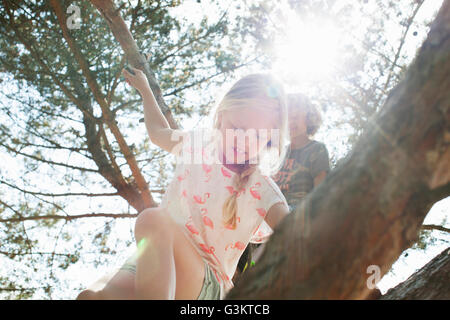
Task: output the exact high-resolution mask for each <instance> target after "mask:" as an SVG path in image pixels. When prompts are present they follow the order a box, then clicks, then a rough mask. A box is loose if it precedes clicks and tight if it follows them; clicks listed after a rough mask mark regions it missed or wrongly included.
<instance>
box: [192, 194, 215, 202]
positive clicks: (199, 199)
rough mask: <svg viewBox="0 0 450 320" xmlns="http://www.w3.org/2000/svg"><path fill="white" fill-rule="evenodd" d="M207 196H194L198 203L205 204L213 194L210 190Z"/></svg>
mask: <svg viewBox="0 0 450 320" xmlns="http://www.w3.org/2000/svg"><path fill="white" fill-rule="evenodd" d="M204 196H205V198H204V199H202V198H201V197H200V196H197V195H195V196H194V201H195V202H197V203H198V204H204V203H205V202H206V199H207V198H209V197H210V196H211V194H210V193H209V192H206V193H205V194H204Z"/></svg>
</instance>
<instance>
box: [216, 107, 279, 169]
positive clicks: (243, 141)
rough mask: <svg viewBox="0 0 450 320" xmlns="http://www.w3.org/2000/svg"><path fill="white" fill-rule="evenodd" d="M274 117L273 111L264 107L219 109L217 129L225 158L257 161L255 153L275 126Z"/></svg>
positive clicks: (241, 161)
mask: <svg viewBox="0 0 450 320" xmlns="http://www.w3.org/2000/svg"><path fill="white" fill-rule="evenodd" d="M277 118H278V114H277V113H276V112H274V111H272V110H269V109H265V108H236V109H231V110H227V111H223V112H221V113H220V114H219V126H220V127H219V131H220V133H221V134H222V146H223V148H222V151H223V154H224V156H225V158H226V160H227V162H228V163H238V164H242V163H243V161H244V160H245V161H249V160H252V159H254V160H255V161H256V162H253V163H257V157H258V154H260V152H261V151H262V150H263V147H265V146H267V143H268V142H269V141H270V139H271V133H272V132H271V130H272V129H276V128H277V126H276V123H277ZM249 129H253V130H249ZM247 130H249V131H247ZM227 133H228V139H227ZM230 156H231V157H232V158H231V159H230ZM233 158H234V159H233Z"/></svg>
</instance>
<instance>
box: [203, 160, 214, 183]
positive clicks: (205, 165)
mask: <svg viewBox="0 0 450 320" xmlns="http://www.w3.org/2000/svg"><path fill="white" fill-rule="evenodd" d="M202 167H203V171H205V173H206V180H205V182H209V180H210V179H211V174H210V173H211V171H212V166H210V165H209V164H206V163H204V164H203V165H202Z"/></svg>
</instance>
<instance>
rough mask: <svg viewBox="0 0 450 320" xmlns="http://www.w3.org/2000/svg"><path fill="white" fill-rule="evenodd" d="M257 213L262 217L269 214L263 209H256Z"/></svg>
mask: <svg viewBox="0 0 450 320" xmlns="http://www.w3.org/2000/svg"><path fill="white" fill-rule="evenodd" d="M256 211H258V214H259V215H260V216H261V217H263V218H264V217H265V216H266V214H267V212H266V210H264V209H263V208H258V209H256Z"/></svg>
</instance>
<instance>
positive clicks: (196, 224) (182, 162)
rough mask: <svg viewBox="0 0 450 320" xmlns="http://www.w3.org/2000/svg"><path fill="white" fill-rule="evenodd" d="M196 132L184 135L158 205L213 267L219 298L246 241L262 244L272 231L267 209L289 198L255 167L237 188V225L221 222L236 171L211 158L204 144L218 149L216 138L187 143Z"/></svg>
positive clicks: (227, 288) (230, 285)
mask: <svg viewBox="0 0 450 320" xmlns="http://www.w3.org/2000/svg"><path fill="white" fill-rule="evenodd" d="M194 132H195V131H189V132H187V133H185V136H184V139H183V140H184V141H183V144H182V147H181V146H180V151H179V152H178V153H177V166H176V169H175V173H174V179H173V180H172V182H171V183H170V184H169V186H168V188H167V190H166V193H165V194H164V196H163V198H162V201H161V206H162V207H165V208H167V211H168V212H169V214H170V215H171V217H172V218H173V220H174V221H175V222H176V223H177V224H179V225H181V226H182V227H183V230H184V231H185V233H186V235H187V236H188V239H190V240H191V243H192V244H193V246H194V247H195V248H196V249H197V251H198V252H199V254H200V255H201V256H202V258H203V259H204V260H205V261H206V262H207V263H208V264H209V266H210V267H211V268H212V270H213V271H214V274H215V275H216V278H217V280H218V281H219V284H220V285H221V288H222V290H221V293H222V298H223V297H224V296H225V294H226V292H228V291H229V290H230V289H231V288H232V287H233V282H232V281H231V279H232V277H233V275H234V272H235V270H236V267H237V264H238V262H239V258H240V257H241V255H242V253H243V251H244V249H245V248H246V247H247V245H248V243H249V242H252V243H263V242H266V241H267V239H268V238H269V236H270V235H271V234H272V233H273V231H272V229H271V228H270V227H269V225H268V224H267V223H266V222H265V221H264V218H265V216H266V214H267V212H268V211H269V209H270V208H271V207H272V206H273V205H274V204H277V203H284V204H285V205H286V207H287V202H286V199H285V197H284V195H283V194H282V193H281V191H280V189H279V188H278V186H277V185H276V183H275V182H274V181H273V180H272V178H270V177H268V176H266V175H263V174H262V173H261V171H260V169H259V168H258V169H256V171H255V172H253V173H252V174H251V175H250V177H249V179H248V182H247V184H246V186H245V188H244V189H242V190H240V192H238V196H237V226H236V228H235V229H230V227H229V226H226V225H224V223H223V218H222V216H223V213H222V207H223V204H224V203H225V201H226V200H227V199H228V197H229V196H230V194H231V193H233V192H234V191H235V190H234V187H233V177H234V175H236V174H237V173H235V172H233V171H231V170H229V169H227V168H226V167H225V166H224V165H223V164H222V163H221V162H220V161H217V160H218V158H216V159H214V160H216V161H210V160H211V158H210V157H209V156H208V155H207V154H206V153H205V145H206V144H207V143H209V147H210V149H208V150H209V151H211V150H213V151H216V150H218V149H215V148H216V147H217V143H216V142H214V141H215V140H214V139H211V138H206V139H205V137H211V136H208V135H204V136H203V139H204V140H203V141H202V143H201V144H200V145H198V144H196V143H191V142H192V141H193V140H192V137H194V134H195V133H194ZM196 132H197V133H198V132H199V131H196ZM198 136H199V135H197V137H198ZM197 145H198V146H197ZM211 146H213V147H212V149H211ZM213 153H214V152H213ZM209 154H211V153H209ZM185 155H192V156H193V157H192V159H193V158H194V156H195V155H197V156H198V155H203V156H202V157H201V158H202V160H203V161H201V162H200V163H198V161H197V162H194V161H190V162H189V161H186V157H185ZM208 157H209V159H208ZM192 159H191V160H192Z"/></svg>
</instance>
